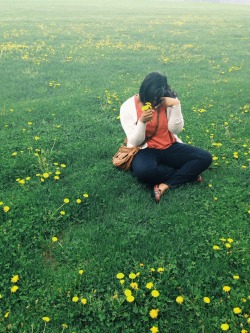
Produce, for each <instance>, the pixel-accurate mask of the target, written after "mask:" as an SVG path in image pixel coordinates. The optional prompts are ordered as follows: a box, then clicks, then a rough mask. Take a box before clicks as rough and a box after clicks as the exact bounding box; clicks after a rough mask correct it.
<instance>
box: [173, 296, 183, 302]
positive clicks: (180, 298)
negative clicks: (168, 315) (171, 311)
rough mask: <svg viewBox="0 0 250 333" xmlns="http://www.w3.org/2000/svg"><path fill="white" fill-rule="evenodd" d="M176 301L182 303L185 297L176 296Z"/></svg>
mask: <svg viewBox="0 0 250 333" xmlns="http://www.w3.org/2000/svg"><path fill="white" fill-rule="evenodd" d="M175 300H176V302H177V303H178V304H182V303H183V302H184V298H183V297H182V296H178V297H176V299H175Z"/></svg>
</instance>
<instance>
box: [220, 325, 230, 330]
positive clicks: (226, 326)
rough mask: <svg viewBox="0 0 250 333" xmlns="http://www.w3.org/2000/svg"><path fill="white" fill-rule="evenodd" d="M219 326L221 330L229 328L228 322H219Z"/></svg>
mask: <svg viewBox="0 0 250 333" xmlns="http://www.w3.org/2000/svg"><path fill="white" fill-rule="evenodd" d="M220 328H221V329H222V331H228V330H229V325H228V324H221V325H220Z"/></svg>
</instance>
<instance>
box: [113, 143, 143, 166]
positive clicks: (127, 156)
mask: <svg viewBox="0 0 250 333" xmlns="http://www.w3.org/2000/svg"><path fill="white" fill-rule="evenodd" d="M139 150H140V147H137V146H135V147H126V146H121V147H120V148H119V150H118V152H117V153H116V154H115V155H114V156H113V165H114V166H116V167H117V168H120V169H123V170H129V169H130V168H131V163H132V160H133V158H134V156H135V154H136V153H138V151H139Z"/></svg>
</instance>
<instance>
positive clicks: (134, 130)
mask: <svg viewBox="0 0 250 333" xmlns="http://www.w3.org/2000/svg"><path fill="white" fill-rule="evenodd" d="M167 118H168V130H169V131H170V132H171V133H172V134H173V135H174V136H175V138H176V141H177V142H182V141H181V140H180V139H179V138H178V136H177V134H178V133H180V132H181V130H182V129H183V126H184V119H183V116H182V112H181V104H180V103H179V104H177V105H175V106H171V107H167ZM120 121H121V124H122V128H123V130H124V132H125V134H126V137H127V146H128V147H132V146H140V145H141V144H142V143H143V141H144V140H145V136H146V123H142V122H141V121H138V119H137V111H136V105H135V97H134V96H132V97H130V98H129V99H127V100H126V101H125V102H124V103H123V104H122V106H121V108H120ZM146 147H147V143H145V144H144V145H142V146H141V149H143V148H146Z"/></svg>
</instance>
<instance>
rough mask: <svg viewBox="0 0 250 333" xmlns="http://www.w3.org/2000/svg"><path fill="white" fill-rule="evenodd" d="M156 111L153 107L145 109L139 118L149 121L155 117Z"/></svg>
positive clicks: (144, 121) (142, 120) (145, 121)
mask: <svg viewBox="0 0 250 333" xmlns="http://www.w3.org/2000/svg"><path fill="white" fill-rule="evenodd" d="M154 112H155V111H154V110H153V109H148V110H146V111H143V112H142V115H141V117H140V119H139V120H140V122H142V123H147V122H148V121H150V120H151V119H152V118H153V115H154Z"/></svg>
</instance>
